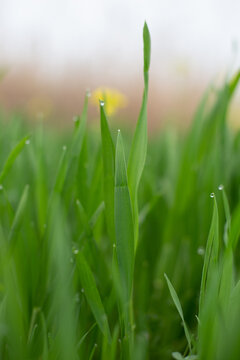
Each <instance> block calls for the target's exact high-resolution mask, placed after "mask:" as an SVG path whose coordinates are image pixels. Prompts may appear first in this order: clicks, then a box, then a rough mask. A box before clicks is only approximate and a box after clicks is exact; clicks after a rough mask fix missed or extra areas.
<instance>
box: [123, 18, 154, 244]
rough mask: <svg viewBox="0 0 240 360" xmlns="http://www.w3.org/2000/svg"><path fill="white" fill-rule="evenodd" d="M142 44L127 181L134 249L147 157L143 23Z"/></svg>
mask: <svg viewBox="0 0 240 360" xmlns="http://www.w3.org/2000/svg"><path fill="white" fill-rule="evenodd" d="M143 44H144V51H143V53H144V66H143V73H144V92H143V99H142V106H141V110H140V114H139V118H138V122H137V126H136V130H135V133H134V137H133V142H132V146H131V150H130V155H129V160H128V181H129V191H130V195H131V201H132V208H133V221H134V238H135V247H136V245H137V240H138V201H137V194H138V186H139V183H140V179H141V176H142V172H143V169H144V165H145V160H146V155H147V99H148V72H149V66H150V52H151V39H150V34H149V30H148V26H147V24H146V23H145V24H144V28H143Z"/></svg>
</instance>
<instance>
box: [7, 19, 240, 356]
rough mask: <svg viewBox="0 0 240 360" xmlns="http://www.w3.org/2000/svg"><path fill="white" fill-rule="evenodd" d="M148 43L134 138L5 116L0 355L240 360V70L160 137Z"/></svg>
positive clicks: (103, 123)
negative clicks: (151, 107)
mask: <svg viewBox="0 0 240 360" xmlns="http://www.w3.org/2000/svg"><path fill="white" fill-rule="evenodd" d="M143 41H144V69H143V70H144V91H143V98H142V106H141V109H140V114H139V118H138V122H137V125H136V129H135V132H134V134H131V133H130V132H129V130H126V129H121V130H122V131H120V130H117V129H116V128H112V126H111V122H110V121H109V119H108V118H107V116H106V112H105V104H104V102H100V104H99V108H100V119H99V128H98V130H94V131H93V130H92V129H91V127H89V126H88V123H87V109H88V100H89V96H88V94H87V95H86V98H85V103H84V107H83V110H82V114H81V115H80V116H79V117H76V118H75V122H74V124H73V131H68V132H65V133H59V132H57V131H54V130H50V129H47V127H46V126H44V124H43V123H39V124H38V125H35V126H34V127H33V126H29V125H27V122H26V121H24V119H22V117H21V116H20V115H12V116H11V118H10V119H8V121H6V119H5V116H4V115H3V114H4V113H3V111H2V112H1V114H0V126H1V131H0V184H1V185H0V359H3V360H18V359H19V360H33V359H34V360H47V359H49V360H53V359H56V360H58V359H59V360H75V359H76V360H77V359H81V360H91V359H93V360H94V359H101V360H117V359H122V360H148V359H159V360H161V359H163V360H165V359H171V358H174V359H177V360H180V359H188V360H194V359H199V360H215V359H216V360H239V359H240V321H239V320H240V282H239V277H240V273H239V270H240V255H239V250H240V244H239V237H240V201H239V199H240V191H239V190H240V132H236V131H235V132H233V131H231V130H230V128H229V127H228V122H227V119H228V109H229V105H230V102H231V99H232V97H233V95H234V92H235V90H236V88H237V84H238V81H239V78H240V73H237V74H236V75H235V76H233V77H232V78H230V79H226V81H225V83H224V84H223V86H222V87H221V88H220V89H217V90H216V89H215V88H213V87H209V89H207V90H206V92H205V94H204V96H203V98H202V101H201V103H200V104H199V107H198V109H197V110H196V113H195V116H194V119H193V121H192V124H191V126H190V128H189V129H188V130H187V131H185V132H184V133H183V132H182V131H179V129H178V128H175V127H171V128H170V127H166V128H165V129H163V130H161V132H159V133H157V134H156V133H155V134H154V135H153V134H152V135H151V136H150V137H149V139H148V135H147V96H148V71H149V66H150V48H151V46H150V35H149V31H148V28H147V25H146V24H145V25H144V29H143ZM26 134H27V135H26Z"/></svg>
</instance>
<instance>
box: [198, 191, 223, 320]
mask: <svg viewBox="0 0 240 360" xmlns="http://www.w3.org/2000/svg"><path fill="white" fill-rule="evenodd" d="M213 196H214V206H213V216H212V222H211V227H210V231H209V235H208V240H207V246H206V251H205V256H204V264H203V271H202V280H201V288H200V299H199V318H200V319H201V316H200V315H201V310H202V307H203V302H204V297H205V292H206V287H207V281H208V277H209V276H211V271H212V270H213V271H214V269H215V268H216V266H217V261H218V251H219V219H218V207H217V201H216V198H215V195H213Z"/></svg>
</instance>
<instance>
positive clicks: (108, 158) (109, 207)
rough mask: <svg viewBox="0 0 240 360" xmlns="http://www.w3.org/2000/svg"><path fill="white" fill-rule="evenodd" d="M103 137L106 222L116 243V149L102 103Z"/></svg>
mask: <svg viewBox="0 0 240 360" xmlns="http://www.w3.org/2000/svg"><path fill="white" fill-rule="evenodd" d="M100 118H101V137H102V159H103V187H104V202H105V206H106V222H107V228H108V233H109V236H110V238H111V240H112V242H113V243H114V242H115V229H114V168H115V148H114V144H113V140H112V136H111V133H110V129H109V126H108V122H107V117H106V114H105V111H104V106H103V105H102V103H100Z"/></svg>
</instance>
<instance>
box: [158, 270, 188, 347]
mask: <svg viewBox="0 0 240 360" xmlns="http://www.w3.org/2000/svg"><path fill="white" fill-rule="evenodd" d="M164 276H165V279H166V280H167V285H168V289H169V291H170V294H171V297H172V299H173V302H174V304H175V306H176V308H177V311H178V313H179V315H180V318H181V320H182V323H183V328H184V332H185V336H186V339H187V342H188V347H189V351H190V352H191V349H192V345H191V336H190V333H189V330H188V327H187V324H186V322H185V319H184V316H183V310H182V306H181V303H180V300H179V298H178V295H177V293H176V291H175V289H174V287H173V285H172V284H171V281H170V280H169V279H168V277H167V275H166V274H164Z"/></svg>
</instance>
